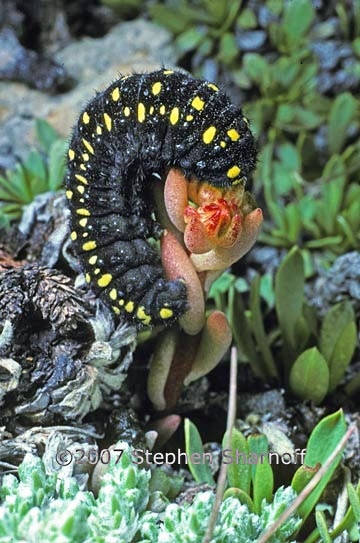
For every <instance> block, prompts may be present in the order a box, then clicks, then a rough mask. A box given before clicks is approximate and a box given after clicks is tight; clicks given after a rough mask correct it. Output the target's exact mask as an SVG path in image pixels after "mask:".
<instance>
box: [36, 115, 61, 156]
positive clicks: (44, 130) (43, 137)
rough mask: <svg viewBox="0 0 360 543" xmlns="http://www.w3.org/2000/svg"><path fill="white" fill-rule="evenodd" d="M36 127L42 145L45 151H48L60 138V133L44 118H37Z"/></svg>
mask: <svg viewBox="0 0 360 543" xmlns="http://www.w3.org/2000/svg"><path fill="white" fill-rule="evenodd" d="M35 129H36V135H37V139H38V140H39V143H40V145H41V146H42V148H43V150H44V151H45V153H48V152H49V151H50V147H51V146H52V144H53V143H54V142H55V141H56V140H57V139H59V134H58V133H57V132H56V130H55V129H54V128H53V127H52V126H51V125H50V124H49V123H48V122H47V121H45V120H44V119H36V124H35Z"/></svg>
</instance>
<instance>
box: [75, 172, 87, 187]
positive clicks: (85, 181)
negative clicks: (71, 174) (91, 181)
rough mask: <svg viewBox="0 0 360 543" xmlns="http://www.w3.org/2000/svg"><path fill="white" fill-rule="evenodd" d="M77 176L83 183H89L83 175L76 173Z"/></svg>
mask: <svg viewBox="0 0 360 543" xmlns="http://www.w3.org/2000/svg"><path fill="white" fill-rule="evenodd" d="M75 177H76V179H77V180H78V181H80V182H81V183H84V185H87V184H88V182H87V179H86V178H85V177H84V176H83V175H80V174H78V173H76V174H75Z"/></svg>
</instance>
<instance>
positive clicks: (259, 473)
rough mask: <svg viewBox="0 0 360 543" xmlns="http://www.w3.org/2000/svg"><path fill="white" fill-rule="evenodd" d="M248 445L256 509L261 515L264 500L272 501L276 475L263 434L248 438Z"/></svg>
mask: <svg viewBox="0 0 360 543" xmlns="http://www.w3.org/2000/svg"><path fill="white" fill-rule="evenodd" d="M248 445H249V457H248V462H249V464H250V465H251V477H252V483H253V500H254V509H255V512H256V513H257V514H259V513H260V511H261V503H262V501H263V499H264V498H265V499H266V500H267V501H268V502H270V501H271V498H272V493H273V487H274V475H273V471H272V467H271V465H270V464H269V461H268V441H267V438H266V437H265V436H264V435H262V434H258V435H251V436H249V437H248Z"/></svg>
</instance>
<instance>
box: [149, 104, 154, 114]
mask: <svg viewBox="0 0 360 543" xmlns="http://www.w3.org/2000/svg"><path fill="white" fill-rule="evenodd" d="M149 113H150V115H152V114H153V113H154V106H150V109H149Z"/></svg>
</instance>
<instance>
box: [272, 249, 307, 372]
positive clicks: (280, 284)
mask: <svg viewBox="0 0 360 543" xmlns="http://www.w3.org/2000/svg"><path fill="white" fill-rule="evenodd" d="M304 287H305V277H304V264H303V260H302V256H301V253H300V251H299V249H298V248H297V247H294V248H293V249H292V250H291V251H290V252H289V253H288V254H287V255H286V257H285V258H284V260H283V261H282V263H281V264H280V266H279V269H278V271H277V273H276V276H275V307H276V314H277V317H278V321H279V324H280V328H281V331H282V333H283V336H284V341H285V342H286V343H287V344H288V345H289V346H290V347H291V348H292V349H295V347H296V342H295V338H296V330H295V327H296V323H297V322H298V320H299V319H300V317H301V315H302V308H303V302H304ZM289 362H290V361H289Z"/></svg>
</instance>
